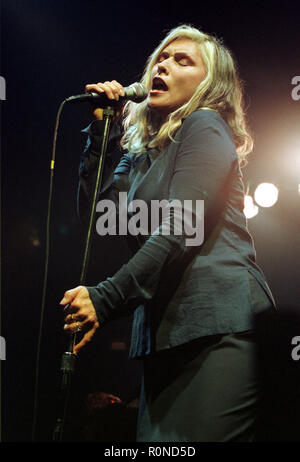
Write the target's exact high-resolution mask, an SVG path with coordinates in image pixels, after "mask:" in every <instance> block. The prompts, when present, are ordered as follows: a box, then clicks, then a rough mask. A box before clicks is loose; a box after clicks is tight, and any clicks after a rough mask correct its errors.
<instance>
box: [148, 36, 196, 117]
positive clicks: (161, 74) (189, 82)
mask: <svg viewBox="0 0 300 462" xmlns="http://www.w3.org/2000/svg"><path fill="white" fill-rule="evenodd" d="M204 77H205V66H204V62H203V60H202V56H201V51H200V49H199V45H198V44H197V43H195V42H194V41H192V40H190V39H188V38H180V39H176V40H174V41H173V42H171V43H169V45H167V46H166V47H165V48H164V49H163V50H162V52H161V53H160V54H159V56H158V58H157V61H156V63H155V65H154V66H153V69H152V89H151V91H150V93H149V96H148V100H147V104H148V107H150V108H152V109H153V110H155V111H157V112H159V113H160V114H161V115H162V116H163V117H166V116H167V115H168V114H169V113H170V112H173V111H175V110H176V109H178V108H179V107H180V106H182V105H183V104H185V103H186V102H187V101H189V99H190V98H191V97H192V95H193V94H194V92H195V90H196V88H197V86H198V85H199V84H200V83H201V82H202V80H203V79H204Z"/></svg>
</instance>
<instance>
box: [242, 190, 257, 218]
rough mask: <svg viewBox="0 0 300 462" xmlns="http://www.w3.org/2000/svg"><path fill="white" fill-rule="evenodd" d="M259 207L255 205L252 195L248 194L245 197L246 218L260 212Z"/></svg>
mask: <svg viewBox="0 0 300 462" xmlns="http://www.w3.org/2000/svg"><path fill="white" fill-rule="evenodd" d="M258 211H259V209H258V207H257V205H254V203H253V199H252V197H251V196H248V195H246V196H245V197H244V215H245V217H246V218H248V219H249V218H253V217H255V215H257V214H258Z"/></svg>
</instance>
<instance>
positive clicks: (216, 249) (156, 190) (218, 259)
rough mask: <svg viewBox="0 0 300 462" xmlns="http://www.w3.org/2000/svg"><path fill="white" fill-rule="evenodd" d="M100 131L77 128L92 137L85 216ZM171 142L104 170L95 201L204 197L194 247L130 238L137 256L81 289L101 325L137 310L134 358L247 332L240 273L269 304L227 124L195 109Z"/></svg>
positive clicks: (162, 238) (168, 238) (246, 297)
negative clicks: (121, 195)
mask: <svg viewBox="0 0 300 462" xmlns="http://www.w3.org/2000/svg"><path fill="white" fill-rule="evenodd" d="M101 130H102V122H101V121H96V122H95V123H93V124H92V125H91V126H90V127H89V128H88V129H86V130H85V131H86V132H87V133H88V134H89V135H90V136H89V140H88V143H87V147H86V149H85V151H84V154H83V157H82V162H81V166H80V188H79V196H78V197H79V202H78V204H79V209H80V210H81V216H83V215H84V214H85V212H86V211H87V210H88V204H89V196H90V194H91V188H92V184H93V182H94V176H95V166H96V164H97V152H99V149H100V148H99V146H100V139H101ZM115 130H116V129H115ZM175 140H176V141H175V142H170V144H169V145H168V146H167V148H166V149H164V151H163V152H161V153H160V154H159V153H158V152H157V151H156V150H149V151H147V152H145V153H144V154H143V155H139V156H136V155H132V154H125V155H124V156H123V157H122V159H121V161H120V163H119V165H118V166H117V168H116V169H115V171H114V175H112V174H111V173H110V172H109V165H107V166H106V174H105V183H104V186H103V189H102V194H101V197H100V199H103V198H110V199H112V200H114V201H116V200H117V198H118V192H119V191H126V192H127V193H128V202H131V201H132V200H136V199H142V200H143V201H146V202H147V204H149V205H150V203H151V201H153V200H162V199H167V200H168V201H171V200H174V199H177V200H180V201H182V202H183V201H184V200H192V201H193V202H192V203H193V207H194V204H195V203H196V200H199V199H203V200H204V210H205V216H204V242H203V243H202V245H200V246H197V247H194V246H187V245H186V238H187V236H186V235H185V234H182V235H174V234H173V233H172V232H171V233H170V234H169V235H163V234H160V233H159V232H156V233H154V234H152V235H150V234H149V235H148V236H137V237H136V238H132V237H129V240H132V239H134V240H135V242H136V243H137V244H138V245H137V247H136V249H137V251H136V253H135V255H134V256H133V257H132V258H131V259H130V260H129V261H128V263H126V264H124V265H123V266H122V267H121V269H120V270H119V271H118V272H117V273H116V274H115V275H114V276H113V277H111V278H107V279H106V280H105V281H103V282H100V284H99V285H98V286H96V287H88V290H89V294H90V297H91V299H92V302H93V304H94V306H95V309H96V311H97V315H98V317H99V321H100V324H104V323H106V322H107V321H109V320H111V319H113V318H115V317H116V316H119V315H122V313H125V312H127V310H128V308H129V309H131V310H132V311H133V310H135V312H134V321H133V331H132V342H131V355H132V356H140V355H143V354H148V353H150V352H153V351H159V350H162V349H166V348H170V347H174V346H177V345H180V344H183V343H186V342H189V341H191V340H194V339H196V338H199V337H202V336H207V335H213V334H223V333H232V332H241V331H245V330H249V329H251V328H252V326H253V315H254V313H253V310H254V307H253V306H252V305H251V297H250V286H249V277H248V272H249V273H251V274H252V275H253V276H254V278H255V279H256V281H257V282H258V287H259V286H260V287H262V288H263V289H264V291H265V294H266V296H267V298H268V299H269V306H270V307H274V306H275V302H274V299H273V296H272V294H271V291H270V289H269V287H268V285H267V283H266V281H265V277H264V275H263V273H262V271H261V269H260V268H259V267H258V266H257V265H256V263H255V249H254V245H253V241H252V238H251V236H250V234H249V231H248V229H247V224H246V219H245V216H244V214H243V208H244V187H243V181H242V174H241V170H240V167H239V163H238V158H237V154H236V150H235V146H234V143H233V139H232V134H231V131H230V129H229V127H228V125H227V124H226V123H225V121H224V120H223V119H222V118H221V117H220V116H219V115H218V114H217V113H216V112H214V111H208V110H199V111H196V112H194V113H192V114H191V115H189V116H188V117H187V118H186V119H185V120H183V123H182V125H181V127H180V128H179V130H178V131H177V133H176V136H175ZM109 149H110V150H112V149H113V143H112V141H111V146H110V147H109ZM108 163H109V162H108ZM193 213H195V207H194V208H193ZM164 224H165V223H164V222H163V221H162V222H161V223H160V229H159V230H158V231H161V230H162V227H163V226H164ZM171 229H172V228H171ZM93 258H97V256H96V255H94V256H93ZM264 308H265V307H264ZM257 309H258V310H259V307H256V310H257Z"/></svg>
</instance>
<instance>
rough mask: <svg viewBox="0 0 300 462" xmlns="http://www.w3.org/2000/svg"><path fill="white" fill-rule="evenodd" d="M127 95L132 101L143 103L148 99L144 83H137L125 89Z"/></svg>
mask: <svg viewBox="0 0 300 462" xmlns="http://www.w3.org/2000/svg"><path fill="white" fill-rule="evenodd" d="M125 95H126V98H127V99H130V101H133V102H135V103H141V102H142V101H144V100H145V99H146V98H147V96H148V91H147V89H146V87H145V86H144V85H143V84H142V83H140V82H135V83H132V84H131V85H129V87H126V88H125Z"/></svg>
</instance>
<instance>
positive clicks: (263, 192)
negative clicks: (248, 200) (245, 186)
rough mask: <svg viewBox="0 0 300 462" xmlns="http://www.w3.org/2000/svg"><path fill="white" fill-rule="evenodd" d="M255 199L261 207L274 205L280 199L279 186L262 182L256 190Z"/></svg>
mask: <svg viewBox="0 0 300 462" xmlns="http://www.w3.org/2000/svg"><path fill="white" fill-rule="evenodd" d="M254 199H255V202H256V203H257V204H258V205H260V206H261V207H272V205H274V204H276V202H277V200H278V188H277V187H276V186H275V185H274V184H272V183H261V184H259V185H258V186H257V188H256V190H255V193H254Z"/></svg>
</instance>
